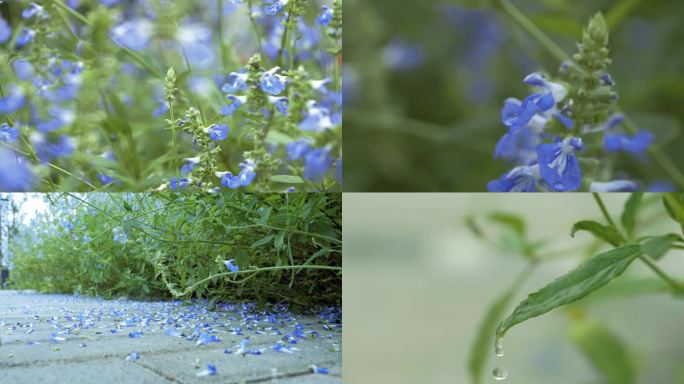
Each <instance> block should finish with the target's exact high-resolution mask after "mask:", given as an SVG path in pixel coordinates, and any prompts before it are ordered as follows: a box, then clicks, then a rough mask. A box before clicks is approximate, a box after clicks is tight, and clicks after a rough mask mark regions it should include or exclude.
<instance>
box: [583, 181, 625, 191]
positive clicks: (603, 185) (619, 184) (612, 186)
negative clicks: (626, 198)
mask: <svg viewBox="0 0 684 384" xmlns="http://www.w3.org/2000/svg"><path fill="white" fill-rule="evenodd" d="M636 190H637V185H636V184H635V183H634V182H633V181H630V180H613V181H604V182H599V181H594V182H591V183H590V184H589V191H590V192H633V191H636Z"/></svg>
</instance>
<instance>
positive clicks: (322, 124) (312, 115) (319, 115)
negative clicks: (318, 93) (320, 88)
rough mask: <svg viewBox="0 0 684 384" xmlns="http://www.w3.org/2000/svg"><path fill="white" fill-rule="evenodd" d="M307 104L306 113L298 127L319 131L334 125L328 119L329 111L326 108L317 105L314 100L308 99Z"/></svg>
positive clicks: (303, 129)
mask: <svg viewBox="0 0 684 384" xmlns="http://www.w3.org/2000/svg"><path fill="white" fill-rule="evenodd" d="M308 104H309V108H308V111H307V115H306V117H305V118H304V119H303V120H302V121H301V122H300V123H299V129H301V130H302V131H313V132H319V131H322V130H325V129H330V128H332V127H333V126H334V125H333V123H332V120H331V119H330V111H329V110H328V109H327V108H324V107H320V106H318V104H316V102H315V101H310V102H309V103H308Z"/></svg>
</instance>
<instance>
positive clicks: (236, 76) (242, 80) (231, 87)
mask: <svg viewBox="0 0 684 384" xmlns="http://www.w3.org/2000/svg"><path fill="white" fill-rule="evenodd" d="M248 78H249V75H248V74H246V73H238V72H231V73H230V74H229V75H228V77H227V78H226V83H225V84H223V87H221V90H222V91H223V92H225V93H235V92H237V91H244V90H246V89H247V79H248Z"/></svg>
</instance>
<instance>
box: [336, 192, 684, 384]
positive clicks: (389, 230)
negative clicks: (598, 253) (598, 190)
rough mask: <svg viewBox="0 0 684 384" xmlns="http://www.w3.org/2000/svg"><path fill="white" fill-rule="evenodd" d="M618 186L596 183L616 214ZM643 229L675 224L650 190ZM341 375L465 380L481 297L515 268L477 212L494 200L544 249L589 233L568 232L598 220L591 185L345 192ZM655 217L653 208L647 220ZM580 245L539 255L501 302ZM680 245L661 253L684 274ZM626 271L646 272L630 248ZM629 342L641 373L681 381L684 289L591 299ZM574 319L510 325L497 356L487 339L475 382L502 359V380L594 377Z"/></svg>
mask: <svg viewBox="0 0 684 384" xmlns="http://www.w3.org/2000/svg"><path fill="white" fill-rule="evenodd" d="M626 199H627V195H623V194H610V195H604V200H605V202H606V205H607V207H608V209H609V211H611V213H612V214H613V217H614V218H617V217H619V213H620V212H621V210H622V205H623V204H624V201H625V200H626ZM652 199H653V201H654V202H653V204H651V205H650V206H649V207H648V208H647V209H645V212H644V213H643V215H642V216H643V217H645V218H648V225H647V226H646V230H645V231H644V232H646V233H651V234H656V233H658V231H660V230H661V229H662V230H666V231H667V230H669V231H672V232H678V228H677V226H676V225H674V224H673V223H672V222H671V221H670V220H668V219H667V217H666V216H662V217H661V220H657V219H658V217H659V212H662V206H661V205H660V203H658V202H656V199H655V197H654V196H652ZM343 209H344V220H345V223H344V270H345V276H344V287H343V302H344V317H345V319H344V323H345V330H344V343H345V348H344V352H343V353H344V355H343V359H344V378H345V382H346V383H468V382H469V376H468V371H467V361H468V355H469V351H470V348H471V345H472V342H473V339H474V337H475V333H476V331H477V326H478V324H479V321H480V320H481V318H482V317H483V316H484V313H485V311H486V309H487V307H488V306H489V305H490V303H491V302H492V301H493V300H494V299H495V298H496V297H497V296H498V295H500V294H501V293H502V292H503V291H505V290H506V289H507V288H508V287H509V285H510V284H511V283H512V281H513V279H514V277H515V276H516V274H517V273H518V272H519V271H521V270H523V269H524V266H525V261H524V260H522V259H521V258H520V257H517V256H513V255H507V254H503V252H500V251H495V250H493V248H492V247H488V246H486V244H482V243H481V242H480V241H479V240H478V239H476V238H475V237H474V236H473V235H472V234H471V233H470V232H469V231H468V229H467V228H466V226H465V225H464V224H463V223H464V218H465V217H466V216H467V215H474V217H476V218H478V220H479V222H480V223H481V225H482V226H483V227H484V228H485V229H486V230H489V228H488V227H487V225H486V221H485V220H484V217H485V216H486V215H487V213H488V212H490V211H491V210H499V211H507V212H515V213H519V214H521V215H522V216H524V217H525V218H526V219H527V225H528V231H529V233H530V234H531V237H532V238H533V239H549V240H551V243H550V245H549V246H548V248H549V249H574V248H575V247H582V246H583V245H586V244H589V243H591V242H592V239H591V237H590V235H588V234H587V233H578V234H577V235H576V236H575V238H574V239H573V238H571V237H570V236H569V232H570V228H571V226H572V224H573V223H574V222H576V221H578V220H580V219H597V220H601V217H600V212H599V211H598V209H597V207H596V205H595V202H594V200H593V199H592V196H591V195H590V194H562V195H561V194H559V195H552V194H529V195H527V194H463V193H459V194H429V193H421V194H382V193H376V194H362V193H345V194H344V200H343ZM653 218H656V220H653ZM583 256H584V251H583V250H582V248H578V250H577V251H576V252H571V253H568V254H567V255H566V256H564V257H555V258H553V261H548V262H546V263H544V264H543V265H540V266H539V267H538V268H537V269H536V270H535V271H534V272H533V275H532V276H531V278H530V279H529V280H528V281H527V282H526V284H525V285H524V286H523V287H522V289H521V291H520V292H519V293H518V294H517V295H516V297H515V298H514V302H513V303H512V304H511V307H509V308H508V309H507V310H506V314H509V313H510V312H511V311H512V310H513V307H514V305H516V304H517V303H519V302H520V301H521V300H522V299H524V298H525V297H526V295H527V294H528V293H531V292H533V291H535V290H536V289H538V288H541V287H542V286H544V285H546V284H548V283H549V282H551V280H553V279H554V278H556V277H558V276H560V275H562V274H564V273H566V272H568V271H569V270H570V269H572V268H574V267H575V266H576V265H578V264H579V262H580V261H581V258H582V257H583ZM682 256H684V255H683V254H682V251H677V252H675V251H673V252H671V254H668V255H667V256H666V257H665V259H664V260H662V261H660V262H659V264H660V265H661V266H662V267H663V268H664V269H665V270H666V271H668V273H670V274H671V275H673V276H676V277H679V278H684V257H682ZM625 276H647V277H653V276H654V274H653V272H652V271H650V270H648V269H647V268H645V267H644V266H643V265H641V263H639V262H638V260H637V261H636V262H635V263H634V264H632V266H631V267H630V268H629V270H628V271H627V272H626V274H625ZM586 317H587V318H588V319H598V320H601V321H602V322H603V324H605V325H606V326H608V327H609V328H610V329H611V330H612V331H613V332H614V333H616V334H617V335H618V336H619V337H620V338H621V339H622V340H623V341H624V342H625V343H626V344H627V346H628V347H629V351H630V353H631V355H632V357H633V360H634V361H635V369H636V370H637V372H638V382H639V383H684V363H683V361H684V332H682V329H683V328H682V327H683V326H684V301H682V300H677V299H675V298H673V297H672V296H670V295H669V294H653V295H641V296H637V297H619V298H611V299H607V300H601V301H597V302H596V304H592V305H589V306H588V311H587V313H586ZM571 322H572V319H571V318H570V316H569V315H568V312H567V311H564V310H555V311H552V312H550V313H548V314H546V315H544V316H541V317H538V318H535V319H532V320H530V321H527V322H524V323H522V324H520V325H518V326H516V327H513V328H512V329H511V330H510V331H509V333H508V334H507V335H506V337H505V339H504V350H505V356H504V357H496V356H494V353H493V346H492V348H491V353H490V359H489V362H488V364H487V368H486V376H485V380H484V382H495V381H494V379H493V378H492V376H491V371H492V370H493V369H494V367H496V366H502V367H505V368H506V369H507V370H508V371H509V373H510V375H509V377H508V379H507V380H506V381H504V382H505V383H526V384H534V383H550V382H553V383H554V384H561V383H601V382H602V381H601V376H600V374H599V373H598V372H597V371H596V370H595V369H594V367H593V366H592V365H591V363H590V362H589V361H588V360H586V359H585V357H584V355H582V353H581V352H580V351H579V349H578V348H577V347H576V346H575V344H573V342H572V341H571V340H570V337H569V335H570V324H571Z"/></svg>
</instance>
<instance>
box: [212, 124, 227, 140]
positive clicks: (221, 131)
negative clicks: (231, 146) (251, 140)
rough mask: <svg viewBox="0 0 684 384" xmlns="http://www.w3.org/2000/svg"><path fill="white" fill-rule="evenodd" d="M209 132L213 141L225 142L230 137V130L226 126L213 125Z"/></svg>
mask: <svg viewBox="0 0 684 384" xmlns="http://www.w3.org/2000/svg"><path fill="white" fill-rule="evenodd" d="M207 132H208V133H209V137H210V138H211V139H212V140H225V139H226V138H227V137H228V132H230V128H229V127H228V126H227V125H225V124H221V125H217V124H212V125H210V126H209V128H207Z"/></svg>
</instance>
